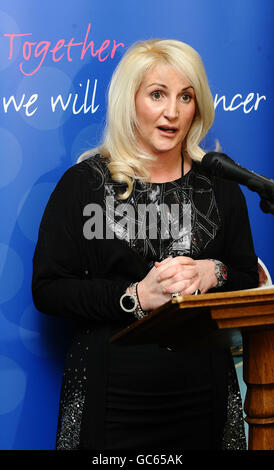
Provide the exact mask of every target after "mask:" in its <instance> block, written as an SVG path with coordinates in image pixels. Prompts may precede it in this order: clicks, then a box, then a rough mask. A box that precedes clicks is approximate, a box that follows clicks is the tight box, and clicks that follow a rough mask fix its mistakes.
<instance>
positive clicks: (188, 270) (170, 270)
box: [157, 263, 198, 282]
mask: <svg viewBox="0 0 274 470" xmlns="http://www.w3.org/2000/svg"><path fill="white" fill-rule="evenodd" d="M197 275H198V270H197V268H196V266H184V265H183V266H182V265H181V264H178V263H177V264H173V265H168V266H165V265H163V266H161V268H158V276H157V281H158V282H161V281H163V280H164V279H168V278H170V277H174V281H175V280H180V279H192V278H193V277H194V276H197Z"/></svg>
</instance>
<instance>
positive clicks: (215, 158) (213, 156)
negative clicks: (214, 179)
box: [201, 152, 234, 178]
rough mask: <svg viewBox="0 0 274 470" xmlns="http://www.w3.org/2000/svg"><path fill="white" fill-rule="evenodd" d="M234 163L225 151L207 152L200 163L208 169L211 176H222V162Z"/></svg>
mask: <svg viewBox="0 0 274 470" xmlns="http://www.w3.org/2000/svg"><path fill="white" fill-rule="evenodd" d="M228 162H230V163H234V162H233V160H232V159H231V158H230V157H228V155H226V154H225V153H220V152H208V153H206V154H205V155H204V156H203V158H202V160H201V165H202V166H203V167H204V168H207V169H208V170H209V171H210V174H211V175H213V176H219V177H221V178H222V176H223V172H224V167H223V163H228Z"/></svg>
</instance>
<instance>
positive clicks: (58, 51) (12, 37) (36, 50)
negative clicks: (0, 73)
mask: <svg viewBox="0 0 274 470" xmlns="http://www.w3.org/2000/svg"><path fill="white" fill-rule="evenodd" d="M90 28H91V24H90V23H89V24H88V27H87V31H86V35H85V38H84V40H83V41H80V42H75V38H71V39H70V40H69V41H68V42H66V40H65V39H59V40H58V41H57V42H56V44H52V43H51V41H39V42H37V41H29V40H26V41H24V42H23V44H22V50H21V54H22V59H23V60H22V62H21V63H20V65H19V68H20V71H21V72H22V73H23V74H24V75H27V76H31V75H34V74H35V73H36V72H37V71H38V70H39V69H40V67H41V66H42V65H43V63H44V60H45V59H46V57H47V55H49V54H50V55H51V57H52V60H53V62H59V61H60V60H62V59H65V60H67V61H69V62H72V50H74V49H78V52H79V57H80V60H83V59H84V57H85V56H86V54H89V55H90V56H91V57H97V59H98V60H99V62H104V61H105V60H107V59H108V58H110V59H113V58H114V56H115V53H116V50H117V49H118V47H125V45H124V43H122V42H119V43H116V41H115V39H113V40H110V39H106V40H105V41H103V42H102V44H101V45H100V46H99V48H98V49H96V47H95V44H94V41H89V37H88V36H89V33H90ZM4 36H6V37H8V38H9V60H11V59H12V58H13V47H14V41H16V38H19V37H23V36H32V33H23V34H7V33H6V34H4ZM31 59H38V63H37V61H35V65H34V67H35V68H33V70H31V71H28V72H27V71H26V70H25V64H26V63H27V62H28V61H30V60H31ZM32 65H33V64H32Z"/></svg>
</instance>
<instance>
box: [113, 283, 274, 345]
mask: <svg viewBox="0 0 274 470" xmlns="http://www.w3.org/2000/svg"><path fill="white" fill-rule="evenodd" d="M259 302H260V303H262V302H263V303H264V304H266V305H267V304H268V305H269V304H271V309H270V312H269V319H268V322H269V323H270V324H272V323H274V313H273V310H274V307H272V305H273V306H274V286H273V287H272V286H271V287H270V288H256V289H244V290H238V291H228V292H217V293H216V292H214V293H206V294H199V295H183V296H180V297H176V298H174V299H171V300H170V301H169V302H167V303H166V304H164V305H162V306H161V307H159V308H157V309H155V310H152V311H151V312H150V313H149V314H148V315H147V316H145V317H144V318H142V319H140V320H136V321H135V322H134V323H131V324H130V325H128V326H127V327H125V328H124V329H122V330H121V331H119V332H118V333H116V334H114V335H113V336H111V338H110V339H109V342H110V343H114V342H116V341H119V340H120V339H121V338H122V337H124V336H128V335H132V334H135V333H136V334H141V332H142V331H145V329H146V327H147V326H149V325H151V323H153V322H154V321H156V320H158V321H160V320H161V318H160V317H161V316H163V317H165V316H166V315H172V313H174V312H176V311H178V309H193V311H197V310H201V309H203V310H205V311H211V315H212V319H213V320H216V321H217V324H218V326H219V328H231V327H233V325H232V324H231V322H227V319H226V317H227V316H229V317H231V309H232V306H234V307H236V306H240V305H247V306H248V307H249V310H250V309H251V310H252V316H255V317H257V318H260V317H262V314H261V312H260V311H259V310H258V309H256V304H258V303H259ZM254 307H255V308H254ZM226 313H227V314H226ZM245 316H246V317H248V318H249V317H250V313H249V311H248V310H247V313H245V312H243V317H245ZM262 320H263V321H264V323H265V318H264V319H263V318H262ZM248 321H249V320H248ZM256 321H257V322H258V320H256ZM246 322H247V320H246V321H244V320H243V324H245V323H246ZM240 323H241V322H240V321H239V319H238V320H237V319H235V327H237V328H238V327H241V324H240ZM243 326H244V325H243Z"/></svg>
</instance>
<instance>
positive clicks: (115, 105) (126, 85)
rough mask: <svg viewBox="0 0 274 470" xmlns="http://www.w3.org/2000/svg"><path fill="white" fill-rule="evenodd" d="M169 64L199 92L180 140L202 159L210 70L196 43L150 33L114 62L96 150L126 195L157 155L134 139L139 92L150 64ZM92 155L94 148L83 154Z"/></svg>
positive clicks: (210, 115) (209, 116)
mask: <svg viewBox="0 0 274 470" xmlns="http://www.w3.org/2000/svg"><path fill="white" fill-rule="evenodd" d="M158 64H167V65H170V66H171V67H173V68H175V69H176V70H177V71H179V72H180V73H182V74H183V75H184V76H185V77H186V78H187V79H188V80H189V81H190V83H191V85H192V86H193V88H194V90H195V95H196V103H197V105H196V113H195V117H194V119H193V122H192V124H191V127H190V130H189V132H188V134H187V136H186V138H185V141H184V142H183V143H182V145H183V146H184V150H186V152H187V153H188V155H189V156H190V157H191V158H192V159H193V160H198V161H199V160H201V159H202V157H203V155H204V153H205V152H204V151H203V150H202V148H201V147H200V146H199V143H200V141H201V140H202V138H203V137H204V136H205V135H206V133H207V132H208V130H209V129H210V127H211V126H212V124H213V121H214V103H213V98H212V95H211V92H210V89H209V85H208V79H207V76H206V72H205V69H204V66H203V63H202V60H201V58H200V55H199V54H198V52H197V51H195V49H193V48H192V47H191V46H189V45H188V44H185V43H183V42H181V41H177V40H172V39H169V40H165V39H151V40H147V41H142V42H137V43H135V44H133V45H132V46H131V47H130V48H129V49H128V50H127V52H126V53H125V55H124V56H123V58H122V60H121V61H120V62H119V64H118V66H117V67H116V69H115V71H114V73H113V75H112V79H111V82H110V85H109V90H108V107H107V119H106V126H105V131H104V135H103V140H102V144H101V145H100V146H99V147H98V148H97V150H98V151H99V152H100V153H101V154H102V155H103V156H105V157H107V159H108V161H109V163H108V168H109V171H110V172H111V175H112V178H113V180H114V181H117V182H123V183H126V184H127V186H128V189H127V191H126V192H125V193H124V194H122V195H120V197H121V199H126V198H127V197H128V196H129V195H130V193H131V191H132V187H133V181H134V179H135V178H139V179H140V180H143V181H149V178H150V174H149V172H148V170H147V168H146V162H147V161H148V160H152V159H153V157H151V156H149V155H146V154H144V153H143V152H141V151H140V150H139V149H138V146H137V141H136V133H135V131H136V127H137V124H138V122H137V116H136V110H135V95H136V93H137V91H138V89H139V87H140V85H141V82H142V80H143V78H144V75H145V74H146V72H147V71H148V70H150V69H151V68H153V67H154V66H156V65H158ZM87 155H90V151H89V152H86V153H85V154H83V155H82V156H81V157H80V158H79V159H78V161H79V160H82V159H83V157H85V156H87Z"/></svg>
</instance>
